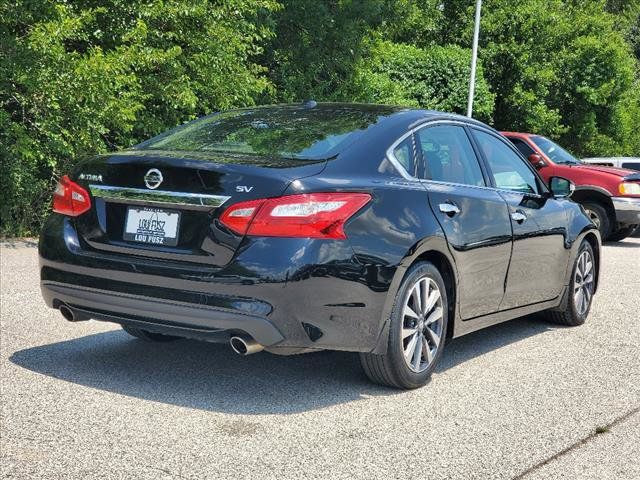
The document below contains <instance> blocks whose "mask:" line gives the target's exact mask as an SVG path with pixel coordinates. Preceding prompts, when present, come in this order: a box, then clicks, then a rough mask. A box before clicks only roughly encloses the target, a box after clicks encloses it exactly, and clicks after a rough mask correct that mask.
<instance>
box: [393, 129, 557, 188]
mask: <svg viewBox="0 0 640 480" xmlns="http://www.w3.org/2000/svg"><path fill="white" fill-rule="evenodd" d="M441 123H444V124H453V125H460V126H463V127H464V126H467V127H470V128H476V129H478V130H483V131H485V132H487V133H489V134H491V135H493V136H494V137H499V135H496V134H495V132H492V131H491V130H489V129H488V128H485V127H483V126H482V125H476V124H475V123H474V124H471V123H466V122H464V121H461V120H444V119H439V120H427V121H425V122H422V123H420V124H419V125H416V126H415V127H412V128H411V129H410V130H409V131H408V132H406V133H404V134H403V135H402V136H401V137H400V138H398V139H397V140H396V141H395V142H393V143H392V144H391V146H390V147H389V148H388V149H387V159H388V160H389V162H391V164H392V165H393V166H394V167H395V168H396V170H397V171H398V173H400V175H402V177H403V178H404V179H405V180H412V181H414V182H422V183H435V184H438V185H448V186H453V187H466V188H478V189H482V190H491V191H493V192H504V193H511V194H521V195H529V196H531V197H534V198H543V197H544V195H540V194H537V193H526V192H519V191H517V190H508V189H504V188H496V187H491V186H488V185H468V184H466V183H454V182H443V181H440V180H431V179H429V178H418V177H414V176H413V175H411V174H410V173H409V172H407V171H406V170H405V168H404V167H403V166H402V164H401V163H400V162H399V161H398V159H397V158H396V157H395V155H394V154H393V151H394V150H395V149H396V147H397V146H398V145H400V144H401V143H402V142H403V141H404V140H405V139H406V138H407V137H408V136H409V135H413V134H414V133H415V132H417V131H418V130H420V129H422V128H425V127H427V126H432V125H437V124H441ZM478 160H479V159H478ZM525 161H526V160H525Z"/></svg>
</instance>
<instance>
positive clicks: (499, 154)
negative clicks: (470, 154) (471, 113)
mask: <svg viewBox="0 0 640 480" xmlns="http://www.w3.org/2000/svg"><path fill="white" fill-rule="evenodd" d="M473 135H474V137H475V138H476V140H477V141H478V144H479V145H480V149H481V150H482V153H483V154H484V156H485V158H486V159H487V163H488V164H489V167H490V168H491V172H492V175H493V179H494V181H495V185H496V187H497V188H502V189H505V190H515V191H518V192H523V193H539V188H538V181H537V179H536V176H535V174H534V173H533V172H532V171H531V169H530V168H529V167H528V166H527V164H526V163H525V162H524V161H523V160H522V158H520V157H519V156H518V155H517V154H516V153H515V152H514V151H513V150H512V149H511V148H509V146H508V145H507V144H506V143H505V142H503V141H502V140H500V139H499V138H497V137H495V136H493V135H491V134H489V133H486V132H483V131H481V130H476V129H474V130H473Z"/></svg>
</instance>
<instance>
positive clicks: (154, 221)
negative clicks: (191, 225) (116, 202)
mask: <svg viewBox="0 0 640 480" xmlns="http://www.w3.org/2000/svg"><path fill="white" fill-rule="evenodd" d="M179 225H180V213H179V212H171V211H168V210H160V209H158V208H148V207H140V208H138V207H129V208H127V220H126V222H125V226H124V235H123V238H124V239H125V240H129V241H131V242H140V243H150V244H154V245H166V246H169V247H173V246H176V245H177V244H178V227H179Z"/></svg>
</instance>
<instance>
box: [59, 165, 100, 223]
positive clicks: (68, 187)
mask: <svg viewBox="0 0 640 480" xmlns="http://www.w3.org/2000/svg"><path fill="white" fill-rule="evenodd" d="M89 209H91V199H90V198H89V193H88V192H87V191H86V190H85V189H84V188H82V187H81V186H80V185H78V184H77V183H75V182H73V181H71V180H70V179H69V177H68V176H67V175H65V176H64V177H62V178H61V179H60V180H59V181H58V184H57V185H56V189H55V191H54V192H53V211H54V212H56V213H61V214H63V215H69V216H70V217H77V216H78V215H82V214H83V213H85V212H86V211H88V210H89Z"/></svg>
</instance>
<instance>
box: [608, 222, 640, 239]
mask: <svg viewBox="0 0 640 480" xmlns="http://www.w3.org/2000/svg"><path fill="white" fill-rule="evenodd" d="M637 228H638V225H628V226H626V227H622V228H619V229H618V230H616V231H615V232H613V233H612V234H611V235H609V238H608V240H609V241H610V242H619V241H620V240H624V239H625V238H627V237H628V236H629V235H633V234H634V232H635V231H636V229H637Z"/></svg>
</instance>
